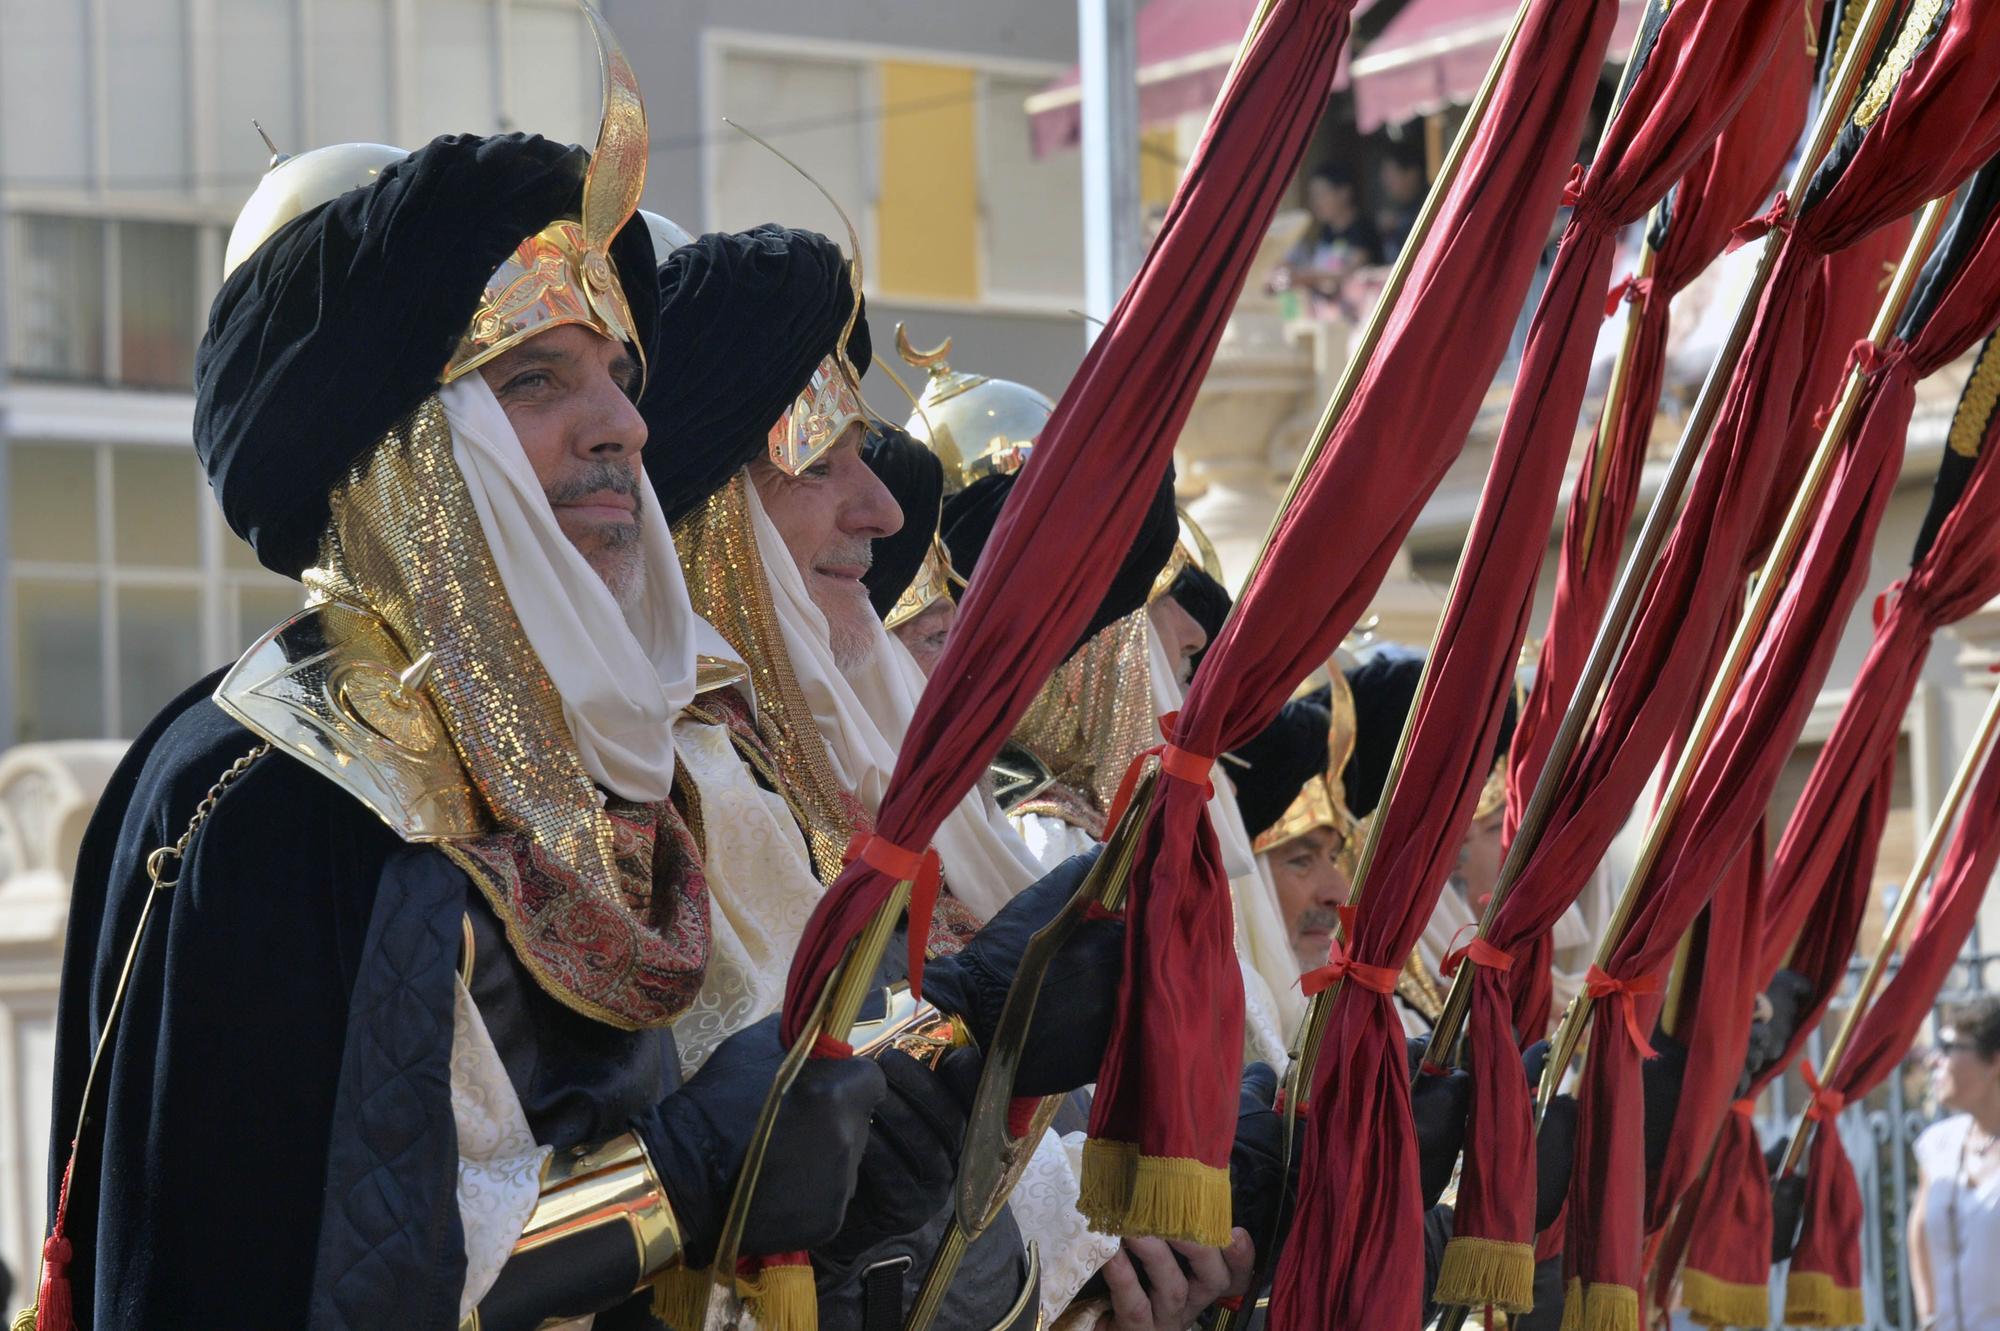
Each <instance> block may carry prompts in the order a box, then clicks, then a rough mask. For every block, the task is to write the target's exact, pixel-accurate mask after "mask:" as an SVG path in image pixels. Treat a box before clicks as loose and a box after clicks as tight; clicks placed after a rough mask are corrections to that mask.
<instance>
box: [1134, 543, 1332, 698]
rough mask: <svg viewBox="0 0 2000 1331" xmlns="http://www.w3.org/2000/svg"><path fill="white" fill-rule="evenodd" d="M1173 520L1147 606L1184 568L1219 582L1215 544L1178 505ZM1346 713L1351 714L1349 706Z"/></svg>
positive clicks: (1166, 589)
mask: <svg viewBox="0 0 2000 1331" xmlns="http://www.w3.org/2000/svg"><path fill="white" fill-rule="evenodd" d="M1174 516H1175V518H1176V519H1178V520H1179V522H1180V531H1179V533H1178V534H1177V535H1176V536H1175V538H1174V552H1173V553H1172V554H1171V555H1169V556H1167V563H1166V566H1165V567H1164V568H1162V569H1161V570H1160V575H1159V576H1158V577H1156V578H1154V579H1153V589H1152V590H1151V591H1150V592H1148V593H1146V604H1148V605H1151V604H1152V603H1153V602H1155V601H1157V600H1159V599H1160V598H1161V597H1162V596H1165V595H1166V594H1167V593H1168V592H1170V591H1172V590H1173V588H1174V579H1175V578H1178V577H1179V576H1180V575H1181V570H1182V569H1184V568H1198V569H1200V570H1201V571H1202V572H1204V573H1206V574H1208V576H1209V577H1211V578H1214V579H1215V580H1216V581H1217V582H1222V556H1220V555H1218V554H1216V553H1215V543H1214V542H1213V541H1211V540H1209V539H1208V533H1207V532H1205V531H1203V530H1202V529H1201V526H1200V524H1199V523H1197V522H1196V521H1195V520H1194V519H1193V518H1191V517H1189V516H1188V512H1187V510H1186V509H1184V508H1182V507H1181V506H1180V505H1178V504H1176V505H1174ZM1224 585H1227V584H1224ZM1349 710H1352V706H1351V704H1350V708H1349Z"/></svg>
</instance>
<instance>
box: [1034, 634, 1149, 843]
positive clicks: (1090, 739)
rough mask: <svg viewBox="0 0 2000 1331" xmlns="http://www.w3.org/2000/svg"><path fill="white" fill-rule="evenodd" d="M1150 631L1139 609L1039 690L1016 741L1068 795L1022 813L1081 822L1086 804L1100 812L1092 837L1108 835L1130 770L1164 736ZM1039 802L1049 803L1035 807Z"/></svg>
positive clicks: (1046, 795)
mask: <svg viewBox="0 0 2000 1331" xmlns="http://www.w3.org/2000/svg"><path fill="white" fill-rule="evenodd" d="M1146 630H1147V622H1146V612H1145V611H1144V610H1135V611H1133V612H1132V613H1131V614H1129V615H1127V616H1126V617H1125V618H1123V619H1121V620H1119V621H1118V622H1117V623H1115V624H1112V625H1110V626H1108V627H1106V628H1105V629H1103V630H1101V631H1100V632H1099V633H1098V634H1097V635H1096V636H1095V637H1093V638H1092V639H1091V640H1090V641H1089V642H1087V643H1085V644H1084V645H1083V646H1082V647H1081V648H1079V649H1078V651H1077V653H1076V655H1074V656H1072V657H1070V659H1069V660H1067V661H1065V662H1063V664H1062V665H1060V666H1059V667H1057V668H1056V672H1055V673H1054V674H1053V675H1051V676H1049V682H1048V683H1046V684H1044V685H1043V686H1042V691H1041V692H1040V693H1038V694H1036V695H1035V700H1034V702H1032V703H1030V704H1029V705H1028V710H1027V712H1026V713H1025V714H1024V715H1023V716H1022V717H1021V721H1020V724H1019V725H1017V726H1015V727H1014V734H1013V737H1012V738H1013V741H1014V743H1016V744H1018V745H1020V746H1021V747H1022V748H1024V749H1026V750H1027V751H1028V752H1030V753H1032V754H1034V755H1035V757H1037V758H1039V759H1040V760H1041V761H1042V763H1043V765H1044V766H1046V767H1047V768H1048V770H1049V773H1050V774H1051V775H1052V776H1053V777H1054V778H1055V785H1056V786H1058V787H1061V788H1063V792H1066V793H1061V794H1059V793H1057V792H1056V791H1055V789H1054V788H1053V787H1052V788H1051V789H1050V790H1048V791H1044V792H1042V794H1041V795H1038V796H1036V797H1035V799H1034V800H1032V801H1028V802H1025V803H1024V804H1023V805H1022V806H1021V807H1020V808H1018V809H1017V810H1015V811H1016V812H1034V811H1044V812H1049V813H1052V814H1054V816H1056V817H1059V818H1063V819H1064V820H1065V821H1070V822H1076V819H1075V817H1074V816H1073V814H1074V812H1075V810H1076V808H1077V806H1078V804H1079V802H1080V803H1081V805H1082V806H1083V807H1086V808H1088V809H1090V810H1092V811H1094V813H1095V815H1096V821H1097V829H1096V830H1094V831H1092V835H1094V836H1095V835H1101V832H1102V829H1103V825H1104V814H1105V812H1106V811H1107V810H1109V809H1110V807H1111V802H1112V800H1113V799H1114V798H1115V797H1116V796H1117V794H1118V783H1119V782H1120V781H1121V780H1123V779H1124V776H1125V771H1126V769H1127V768H1128V767H1130V766H1131V765H1132V760H1133V759H1134V758H1136V757H1138V756H1139V755H1140V754H1141V753H1143V752H1144V751H1145V750H1147V749H1148V748H1151V747H1152V746H1153V745H1154V744H1157V743H1158V742H1159V738H1160V736H1159V721H1158V718H1156V717H1155V716H1154V715H1153V686H1152V669H1151V664H1150V657H1151V653H1150V652H1149V650H1148V648H1147V641H1146ZM1034 804H1043V805H1048V806H1049V807H1048V808H1047V809H1045V810H1035V809H1033V808H1031V807H1030V806H1031V805H1034ZM1065 810H1068V811H1067V812H1066V811H1065ZM1076 825H1077V826H1085V824H1083V823H1080V822H1077V823H1076ZM1086 830H1089V829H1088V828H1087V829H1086Z"/></svg>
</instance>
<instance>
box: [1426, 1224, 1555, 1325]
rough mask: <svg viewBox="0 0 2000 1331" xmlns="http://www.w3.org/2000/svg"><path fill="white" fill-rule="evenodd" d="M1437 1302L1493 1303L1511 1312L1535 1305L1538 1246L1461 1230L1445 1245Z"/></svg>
mask: <svg viewBox="0 0 2000 1331" xmlns="http://www.w3.org/2000/svg"><path fill="white" fill-rule="evenodd" d="M1431 1298H1432V1300H1433V1301H1434V1302H1437V1303H1444V1304H1452V1305H1455V1306H1458V1307H1463V1308H1483V1307H1486V1306H1488V1305H1491V1306H1492V1307H1495V1308H1503V1309H1505V1310H1506V1311H1508V1312H1510V1313H1524V1312H1529V1311H1531V1310H1532V1309H1533V1308H1534V1306H1535V1248H1534V1245H1533V1244H1530V1243H1508V1242H1506V1241H1504V1240H1501V1239H1482V1238H1478V1237H1475V1236H1474V1235H1471V1234H1461V1235H1459V1236H1457V1237H1456V1238H1454V1239H1452V1240H1451V1241H1450V1242H1449V1243H1447V1244H1445V1246H1444V1258H1443V1260H1442V1261H1440V1262H1439V1263H1438V1278H1437V1288H1436V1290H1435V1291H1433V1292H1432V1294H1431Z"/></svg>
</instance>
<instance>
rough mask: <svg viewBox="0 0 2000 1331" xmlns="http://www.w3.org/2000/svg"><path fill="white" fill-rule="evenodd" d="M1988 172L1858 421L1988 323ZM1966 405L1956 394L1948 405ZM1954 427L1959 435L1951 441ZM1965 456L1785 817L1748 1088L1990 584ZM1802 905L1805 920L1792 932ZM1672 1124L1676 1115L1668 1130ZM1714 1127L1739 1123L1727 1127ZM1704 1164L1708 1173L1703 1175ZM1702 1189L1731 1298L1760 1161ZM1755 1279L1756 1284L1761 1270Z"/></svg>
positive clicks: (1710, 1264) (1998, 253)
mask: <svg viewBox="0 0 2000 1331" xmlns="http://www.w3.org/2000/svg"><path fill="white" fill-rule="evenodd" d="M1996 183H2000V168H1997V167H1994V166H1988V167H1986V168H1984V169H1983V170H1982V171H1981V173H1980V179H1979V180H1976V181H1975V182H1974V183H1973V184H1971V185H1968V186H1967V190H1966V192H1967V194H1968V195H1969V196H1972V197H1970V198H1968V199H1967V200H1965V201H1964V202H1965V204H1966V205H1967V206H1964V207H1961V209H1960V211H1959V212H1958V214H1957V215H1956V216H1955V217H1954V220H1953V223H1952V227H1951V231H1950V232H1949V233H1948V234H1947V236H1946V237H1945V239H1944V240H1942V241H1941V242H1940V244H1939V251H1940V254H1941V256H1943V257H1944V258H1945V259H1946V260H1948V262H1945V263H1938V262H1936V261H1934V263H1933V267H1932V269H1931V270H1927V272H1926V278H1925V283H1924V286H1925V287H1926V288H1928V289H1929V290H1930V292H1931V294H1932V296H1933V297H1934V304H1932V305H1931V306H1930V311H1929V313H1928V314H1927V315H1924V316H1923V317H1922V318H1921V325H1922V326H1921V331H1919V332H1917V333H1916V334H1915V340H1914V342H1913V343H1912V344H1911V346H1910V350H1909V353H1908V357H1907V362H1906V363H1907V367H1908V368H1907V374H1908V376H1914V377H1911V378H1910V383H1909V388H1908V389H1907V390H1895V388H1894V385H1889V386H1886V387H1885V388H1884V390H1883V391H1881V392H1878V393H1877V394H1875V395H1874V396H1873V397H1872V398H1871V400H1870V403H1869V412H1868V417H1867V418H1866V419H1865V420H1864V421H1863V423H1862V426H1861V428H1862V429H1863V430H1873V429H1880V430H1883V431H1889V432H1898V433H1906V432H1907V429H1908V425H1909V411H1910V409H1911V407H1912V406H1913V404H1914V384H1915V378H1917V377H1923V376H1925V375H1928V374H1931V373H1934V372H1936V371H1937V370H1938V369H1940V368H1942V367H1943V366H1944V365H1946V364H1949V363H1950V362H1952V361H1954V360H1956V359H1958V357H1959V356H1961V355H1962V354H1964V352H1965V351H1966V349H1967V348H1968V347H1970V346H1971V345H1972V344H1973V342H1975V341H1977V340H1978V339H1979V338H1981V337H1984V336H1990V334H1991V331H1992V328H1993V326H1994V324H1995V323H2000V227H1996V226H1995V225H1994V222H1995V218H1994V215H1993V214H1992V212H1991V207H1992V198H1991V196H1992V193H1993V186H1994V185H1995V184H1996ZM1905 331H1908V330H1907V328H1906V330H1905ZM1987 377H1988V378H1989V379H1991V378H1993V377H1995V370H1994V368H1992V367H1989V369H1988V371H1987ZM1975 394H1978V395H1980V398H1979V400H1976V401H1975V402H1974V403H1973V406H1972V412H1973V415H1972V417H1971V418H1970V420H1969V421H1967V422H1963V423H1961V422H1956V421H1955V422H1954V430H1953V436H1954V440H1955V443H1954V446H1955V447H1958V448H1968V447H1978V446H1979V443H1980V441H1981V439H1982V438H1983V437H1984V436H1985V435H1987V434H1989V433H1990V432H1991V431H1992V429H1993V425H1994V421H1993V419H1992V407H1991V403H1990V400H1987V399H1984V397H1983V392H1982V390H1981V388H1980V382H1979V376H1978V375H1977V374H1975V378H1974V382H1973V383H1971V384H1968V386H1967V397H1968V398H1973V397H1974V396H1975ZM1966 413H1967V407H1966V404H1965V403H1963V402H1962V403H1961V408H1960V415H1961V416H1964V415H1966ZM1967 426H1969V429H1967V430H1966V432H1967V433H1968V434H1969V436H1970V437H1969V438H1959V437H1958V436H1959V435H1960V433H1961V430H1962V429H1965V428H1966V427H1967ZM1978 457H1979V461H1977V462H1975V463H1974V464H1973V470H1972V473H1971V476H1970V478H1969V479H1968V482H1967V484H1966V488H1965V489H1964V490H1963V491H1962V492H1961V493H1960V494H1959V495H1958V497H1957V501H1956V503H1954V504H1952V505H1951V513H1950V516H1949V517H1947V518H1946V520H1945V521H1944V522H1943V523H1942V524H1941V526H1940V527H1939V530H1938V538H1937V539H1936V540H1935V541H1934V542H1933V543H1932V544H1931V546H1930V547H1929V548H1928V549H1927V550H1925V551H1923V552H1922V553H1921V554H1920V555H1919V557H1918V559H1917V562H1916V565H1915V567H1914V568H1913V569H1912V571H1911V574H1910V576H1909V577H1908V578H1907V579H1905V580H1904V581H1903V582H1902V583H1900V584H1898V586H1897V588H1894V589H1892V590H1891V593H1890V597H1889V599H1888V601H1887V607H1888V608H1887V611H1886V613H1885V614H1883V615H1882V616H1881V618H1880V620H1879V622H1878V623H1877V625H1876V636H1875V640H1874V642H1873V644H1872V645H1871V647H1870V649H1869V652H1868V656H1867V658H1866V660H1865V661H1864V662H1863V664H1862V668H1861V671H1860V674H1859V675H1858V676H1857V677H1856V680H1855V683H1854V688H1853V690H1852V692H1851V693H1850V695H1849V701H1848V704H1847V705H1846V706H1845V707H1843V708H1842V710H1841V715H1840V717H1839V719H1838V720H1837V721H1836V722H1835V724H1834V730H1833V733H1832V735H1831V736H1829V738H1828V741H1827V743H1826V745H1825V747H1824V748H1823V749H1822V750H1821V752H1820V755H1819V758H1818V760H1817V761H1816V762H1815V763H1814V766H1813V771H1812V774H1811V775H1810V777H1808V779H1807V783H1806V788H1805V791H1804V793H1803V794H1802V796H1801V799H1800V802H1799V804H1798V806H1797V808H1796V809H1795V810H1794V811H1793V814H1792V818H1791V820H1790V822H1789V823H1788V824H1787V826H1786V829H1785V834H1784V838H1783V840H1782V842H1781V844H1780V846H1779V850H1778V863H1777V870H1776V883H1775V886H1774V889H1773V894H1772V902H1771V910H1770V914H1769V918H1767V920H1766V921H1765V927H1764V930H1763V933H1762V936H1761V937H1760V939H1759V940H1758V952H1759V954H1760V955H1759V957H1758V959H1757V964H1756V967H1755V970H1754V972H1753V974H1754V975H1755V977H1756V978H1757V982H1758V984H1759V986H1760V987H1761V986H1762V985H1764V984H1768V983H1769V981H1770V977H1771V976H1772V975H1773V974H1774V973H1775V972H1776V971H1777V969H1778V968H1779V966H1781V965H1784V964H1786V961H1787V954H1788V953H1790V957H1789V962H1790V965H1791V968H1792V969H1794V970H1797V971H1799V972H1801V973H1803V974H1804V975H1805V976H1806V977H1807V978H1808V979H1809V980H1810V981H1811V982H1812V984H1813V991H1814V997H1813V1002H1812V1005H1811V1007H1810V1009H1809V1010H1808V1011H1807V1012H1805V1013H1802V1014H1801V1016H1800V1020H1799V1022H1798V1025H1797V1027H1796V1028H1795V1030H1794V1031H1793V1034H1792V1038H1791V1041H1790V1044H1789V1046H1788V1047H1787V1049H1786V1051H1785V1055H1784V1057H1783V1058H1781V1059H1779V1060H1778V1062H1777V1063H1775V1064H1774V1065H1773V1066H1772V1067H1771V1068H1769V1069H1767V1070H1766V1071H1765V1072H1764V1073H1763V1074H1762V1075H1761V1076H1760V1077H1759V1079H1758V1080H1757V1082H1756V1083H1755V1085H1754V1086H1753V1088H1752V1094H1755V1093H1756V1092H1758V1091H1761V1090H1762V1089H1763V1087H1764V1086H1765V1085H1767V1084H1769V1082H1770V1081H1771V1080H1772V1079H1773V1078H1775V1077H1776V1076H1778V1075H1779V1074H1780V1073H1781V1072H1782V1071H1783V1069H1784V1067H1785V1065H1786V1063H1787V1062H1789V1060H1790V1058H1791V1057H1792V1056H1793V1055H1794V1054H1795V1053H1796V1052H1797V1050H1798V1049H1799V1048H1800V1047H1802V1046H1803V1044H1804V1042H1805V1040H1806V1038H1807V1037H1808V1036H1809V1035H1810V1033H1811V1031H1812V1030H1813V1028H1814V1026H1815V1025H1816V1024H1817V1022H1818V1019H1819V1017H1820V1015H1821V1014H1822V1013H1823V1012H1824V1011H1825V1007H1826V1004H1827V1002H1828V1000H1829V999H1830V998H1831V996H1832V994H1833V992H1834V991H1835V989H1836V988H1837V987H1838V986H1839V984H1840V982H1841V980H1842V978H1843V977H1844V975H1845V973H1846V969H1847V964H1848V958H1849V957H1850V956H1852V954H1853V949H1854V945H1855V941H1856V938H1857V936H1858V934H1859V932H1860V927H1861V919H1862V915H1863V913H1864V912H1865V910H1866V907H1867V902H1868V895H1869V889H1870V887H1871V885H1872V883H1873V881H1874V879H1873V874H1874V868H1875V860H1876V849H1877V847H1878V845H1879V843H1880V840H1881V834H1882V827H1883V823H1884V821H1885V819H1886V817H1887V812H1888V807H1889V803H1890V791H1891V786H1892V782H1893V777H1894V760H1895V750H1896V738H1897V735H1898V733H1899V731H1900V729H1901V723H1902V718H1903V716H1904V714H1905V713H1906V712H1907V710H1908V707H1909V703H1910V699H1911V697H1912V696H1913V694H1914V692H1915V688H1916V683H1917V680H1918V677H1919V675H1920V673H1921V671H1922V666H1923V662H1924V658H1925V656H1926V655H1927V654H1928V651H1929V647H1930V641H1931V638H1932V636H1933V635H1934V634H1935V633H1936V632H1937V630H1938V629H1939V628H1940V627H1942V626H1943V625H1944V624H1946V623H1949V622H1952V621H1953V620H1955V619H1959V618H1962V617H1964V616H1965V615H1967V614H1970V613H1971V612H1972V611H1974V610H1976V609H1978V608H1979V607H1980V606H1981V605H1984V604H1985V603H1986V602H1987V601H1988V600H1990V599H1991V598H1992V597H1993V596H1995V595H2000V549H1996V548H1995V546H1994V542H1992V540H1991V539H1990V533H1991V531H1992V524H1993V523H1994V522H1995V521H1996V520H2000V481H1996V479H1995V477H1994V474H1993V469H1992V467H1990V466H1989V465H1987V463H1986V461H1985V459H1986V454H1985V453H1984V452H1983V451H1981V452H1980V453H1979V454H1978ZM1947 533H1948V534H1949V537H1950V539H1949V540H1947V539H1946V536H1947ZM1808 913H1810V915H1811V927H1810V928H1806V929H1804V932H1803V934H1802V933H1801V930H1802V926H1804V925H1805V923H1806V917H1807V915H1808ZM1795 939H1796V940H1797V941H1796V946H1795V944H1794V940H1795ZM1684 1098H1685V1097H1684ZM1681 1126H1682V1125H1681V1124H1680V1123H1679V1121H1678V1120H1677V1122H1676V1140H1677V1141H1678V1140H1680V1138H1681V1133H1680V1131H1679V1129H1680V1128H1681ZM1690 1127H1691V1130H1693V1131H1696V1134H1697V1135H1696V1136H1695V1138H1694V1141H1695V1143H1696V1144H1698V1143H1699V1142H1702V1141H1706V1140H1707V1139H1708V1133H1707V1132H1705V1131H1699V1125H1690ZM1725 1132H1726V1133H1736V1132H1740V1128H1739V1127H1738V1125H1735V1124H1730V1125H1728V1126H1727V1127H1726V1128H1725ZM1719 1154H1726V1155H1730V1156H1732V1157H1736V1156H1740V1155H1741V1154H1742V1152H1741V1150H1740V1149H1734V1150H1732V1149H1729V1148H1728V1147H1727V1146H1726V1145H1725V1147H1724V1148H1723V1149H1722V1150H1721V1151H1719ZM1716 1172H1717V1171H1716V1170H1713V1169H1712V1170H1711V1174H1712V1175H1713V1174H1716ZM1708 1193H1709V1195H1710V1198H1711V1200H1710V1202H1709V1205H1712V1206H1716V1207H1719V1208H1722V1209H1721V1210H1720V1212H1719V1213H1718V1214H1716V1215H1715V1216H1714V1217H1712V1218H1711V1219H1709V1220H1708V1221H1707V1222H1706V1223H1705V1224H1704V1225H1703V1226H1702V1228H1701V1232H1702V1233H1703V1235H1704V1238H1705V1242H1704V1243H1703V1244H1702V1245H1700V1246H1698V1247H1697V1248H1696V1249H1695V1250H1693V1251H1691V1252H1690V1254H1689V1262H1688V1266H1689V1269H1690V1270H1691V1271H1694V1272H1697V1273H1698V1277H1697V1283H1703V1282H1705V1285H1706V1287H1708V1288H1710V1289H1711V1290H1712V1291H1713V1292H1714V1293H1715V1295H1716V1297H1717V1299H1718V1300H1719V1301H1720V1300H1727V1299H1729V1298H1731V1297H1734V1298H1736V1299H1737V1300H1738V1301H1741V1299H1742V1298H1743V1297H1745V1296H1744V1295H1741V1294H1736V1295H1733V1296H1732V1294H1731V1292H1730V1289H1729V1287H1731V1286H1738V1285H1741V1284H1742V1282H1741V1280H1740V1277H1741V1275H1742V1274H1743V1271H1742V1267H1743V1265H1744V1264H1743V1262H1742V1260H1741V1258H1740V1256H1739V1254H1740V1253H1741V1252H1742V1251H1744V1250H1746V1249H1748V1250H1752V1251H1759V1252H1761V1251H1763V1250H1764V1249H1765V1248H1767V1247H1768V1246H1769V1237H1770V1236H1769V1224H1770V1221H1769V1209H1770V1208H1769V1188H1768V1182H1767V1180H1766V1179H1765V1177H1764V1172H1763V1168H1762V1165H1761V1163H1759V1164H1758V1165H1757V1166H1756V1167H1754V1168H1750V1169H1747V1170H1743V1171H1740V1172H1737V1173H1734V1174H1724V1175H1722V1176H1720V1177H1717V1178H1715V1179H1714V1181H1713V1182H1712V1183H1711V1186H1710V1187H1709V1189H1708ZM1754 1197H1761V1198H1762V1199H1763V1200H1762V1205H1761V1207H1760V1206H1758V1205H1757V1204H1756V1203H1755V1202H1754V1201H1752V1200H1751V1199H1752V1198H1754ZM1755 1214H1761V1215H1762V1216H1763V1217H1764V1218H1763V1220H1762V1221H1761V1225H1762V1228H1761V1229H1757V1230H1746V1229H1743V1228H1741V1227H1740V1225H1739V1222H1738V1220H1737V1217H1740V1216H1743V1215H1755ZM1755 1288H1757V1289H1759V1290H1761V1289H1762V1288H1763V1285H1762V1282H1761V1280H1760V1281H1758V1283H1757V1284H1756V1286H1755Z"/></svg>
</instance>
